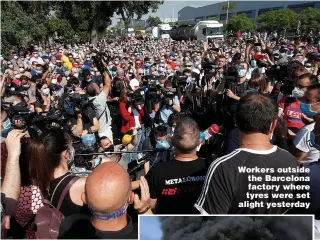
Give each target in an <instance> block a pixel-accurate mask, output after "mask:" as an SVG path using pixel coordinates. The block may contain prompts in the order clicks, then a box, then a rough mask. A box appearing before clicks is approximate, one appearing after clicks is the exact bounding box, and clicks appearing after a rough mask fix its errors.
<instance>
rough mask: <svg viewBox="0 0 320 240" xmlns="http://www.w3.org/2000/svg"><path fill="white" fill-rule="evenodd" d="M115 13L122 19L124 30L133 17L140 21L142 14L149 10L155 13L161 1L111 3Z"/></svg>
mask: <svg viewBox="0 0 320 240" xmlns="http://www.w3.org/2000/svg"><path fill="white" fill-rule="evenodd" d="M113 3H114V4H113V6H114V9H115V12H116V13H117V14H118V15H120V16H121V17H122V20H123V21H124V24H125V28H126V29H127V28H128V25H129V22H130V20H131V19H133V18H134V16H137V19H140V18H141V17H142V16H143V15H144V14H148V13H149V11H150V10H151V11H152V12H153V13H154V12H156V11H157V9H158V7H159V5H160V4H163V1H159V0H157V1H122V2H113Z"/></svg>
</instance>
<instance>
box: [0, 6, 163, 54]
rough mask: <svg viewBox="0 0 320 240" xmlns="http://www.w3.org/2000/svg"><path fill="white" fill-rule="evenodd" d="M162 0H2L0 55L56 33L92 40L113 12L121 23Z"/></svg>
mask: <svg viewBox="0 0 320 240" xmlns="http://www.w3.org/2000/svg"><path fill="white" fill-rule="evenodd" d="M162 3H163V1H150V2H149V1H123V2H120V1H2V6H1V10H2V11H1V25H2V26H1V27H2V29H1V30H2V39H1V48H2V54H3V55H8V54H9V50H10V49H11V47H13V46H15V47H18V48H20V47H21V46H23V45H26V44H30V43H39V42H47V41H48V40H49V38H51V37H54V34H55V33H56V34H57V35H58V37H60V38H61V39H62V40H63V41H68V42H87V41H88V40H91V41H94V39H95V40H97V38H98V37H99V36H100V35H101V34H103V33H104V32H105V29H106V27H107V25H108V24H110V19H111V17H112V16H113V15H114V13H117V14H119V15H121V17H122V19H123V20H124V25H125V26H127V24H128V23H129V22H130V20H131V19H133V17H135V16H137V18H138V19H140V18H141V17H142V15H144V14H147V13H149V10H151V11H152V12H155V11H156V10H157V8H158V6H159V4H162Z"/></svg>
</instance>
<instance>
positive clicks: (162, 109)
mask: <svg viewBox="0 0 320 240" xmlns="http://www.w3.org/2000/svg"><path fill="white" fill-rule="evenodd" d="M172 90H173V89H172V82H171V81H169V80H167V81H165V83H164V89H163V93H162V96H161V98H159V99H158V101H157V102H156V103H155V105H154V111H155V112H156V113H158V114H159V120H160V123H165V124H166V123H167V122H168V118H169V116H170V115H171V114H172V113H175V112H180V111H181V107H180V101H179V98H178V96H177V94H176V93H175V92H173V91H172Z"/></svg>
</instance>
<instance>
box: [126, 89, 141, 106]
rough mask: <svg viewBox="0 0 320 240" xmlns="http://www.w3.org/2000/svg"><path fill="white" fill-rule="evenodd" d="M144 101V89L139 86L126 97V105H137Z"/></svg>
mask: <svg viewBox="0 0 320 240" xmlns="http://www.w3.org/2000/svg"><path fill="white" fill-rule="evenodd" d="M144 103H145V94H144V89H143V88H139V89H136V90H135V91H133V92H130V93H129V95H128V99H127V106H137V105H141V104H144Z"/></svg>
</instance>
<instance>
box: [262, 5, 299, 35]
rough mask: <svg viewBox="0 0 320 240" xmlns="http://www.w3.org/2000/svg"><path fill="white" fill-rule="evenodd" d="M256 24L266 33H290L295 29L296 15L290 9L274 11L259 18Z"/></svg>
mask: <svg viewBox="0 0 320 240" xmlns="http://www.w3.org/2000/svg"><path fill="white" fill-rule="evenodd" d="M257 22H258V23H262V26H261V27H262V28H263V29H265V30H267V31H277V32H281V31H283V29H286V31H291V30H293V29H295V28H296V27H297V24H298V14H297V13H296V12H294V11H292V10H290V9H282V10H275V11H270V12H267V13H265V14H263V15H261V16H259V17H258V19H257Z"/></svg>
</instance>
